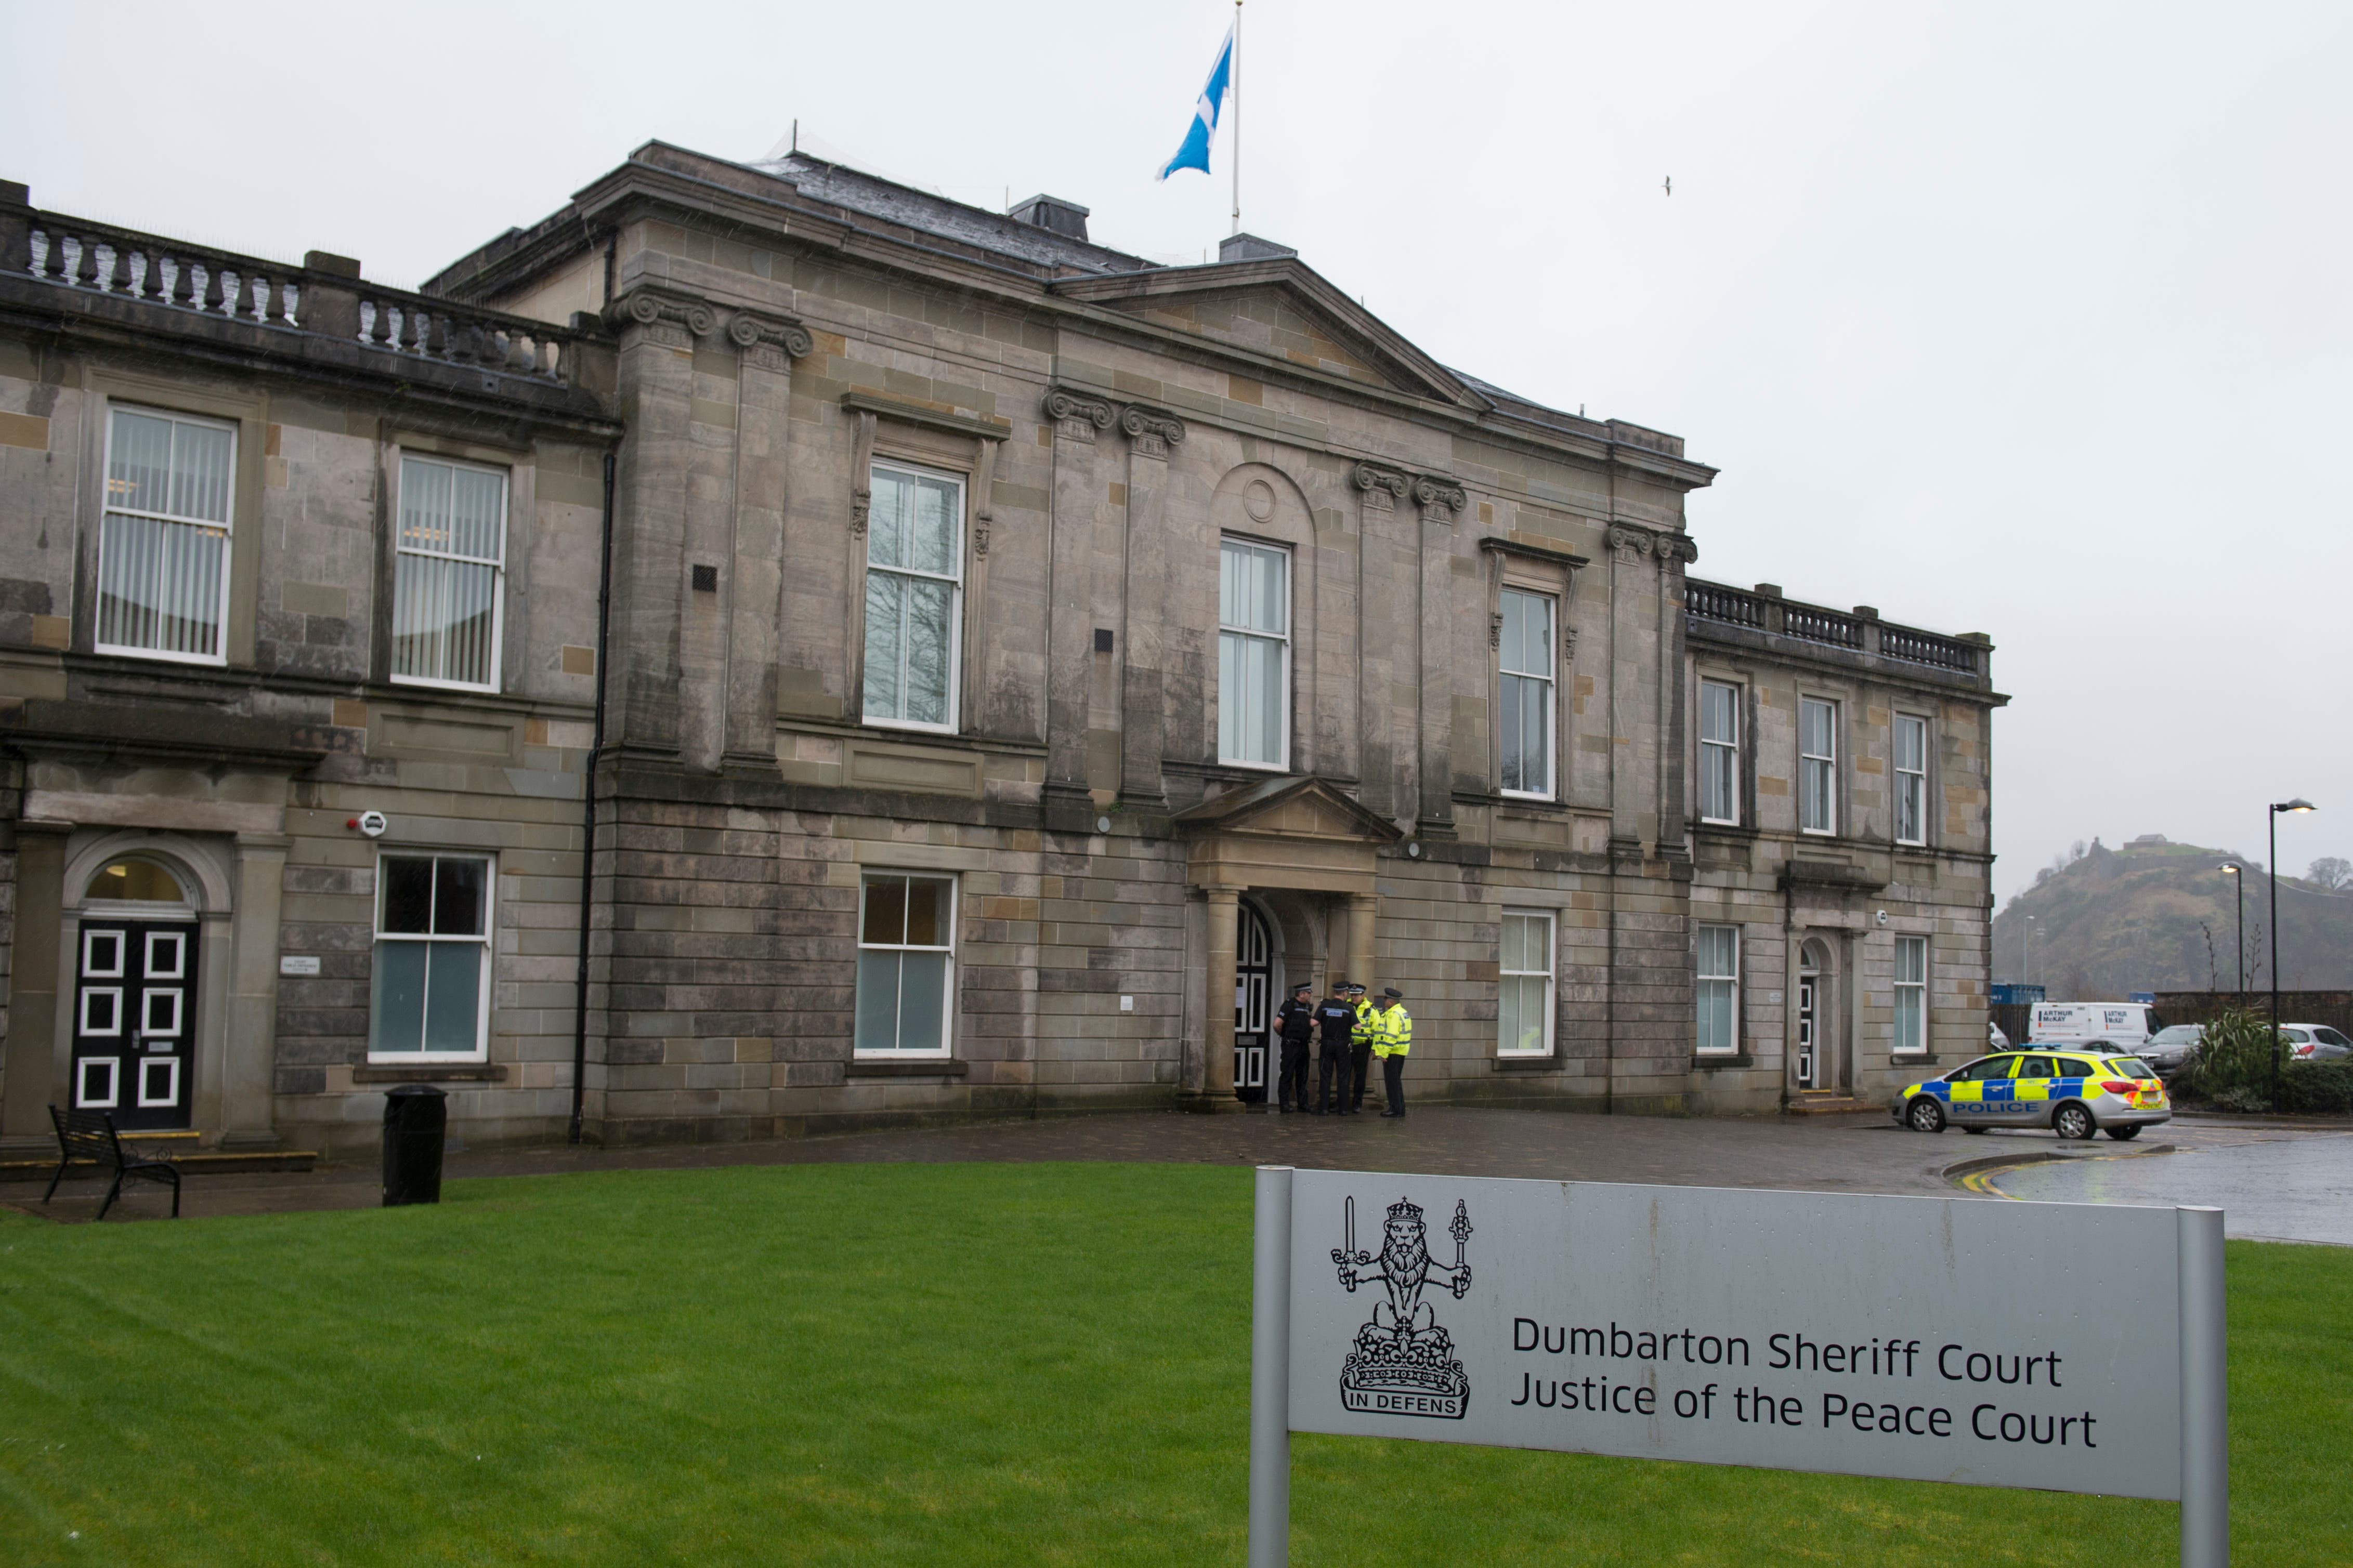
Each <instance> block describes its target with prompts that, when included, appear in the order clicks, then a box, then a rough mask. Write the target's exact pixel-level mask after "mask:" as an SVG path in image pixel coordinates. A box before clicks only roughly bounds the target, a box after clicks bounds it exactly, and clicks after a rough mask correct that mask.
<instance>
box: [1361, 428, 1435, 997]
mask: <svg viewBox="0 0 2353 1568" xmlns="http://www.w3.org/2000/svg"><path fill="white" fill-rule="evenodd" d="M1351 482H1353V483H1354V484H1355V485H1356V493H1357V495H1358V496H1359V497H1361V498H1362V501H1363V513H1362V521H1361V523H1360V525H1359V532H1358V536H1357V547H1358V550H1359V552H1361V558H1362V562H1363V564H1362V566H1361V567H1360V568H1359V569H1360V570H1361V571H1362V572H1363V574H1364V592H1363V594H1362V595H1360V596H1359V598H1358V600H1357V614H1358V616H1361V617H1362V623H1361V624H1362V627H1363V633H1362V636H1361V637H1360V638H1359V647H1361V649H1362V653H1363V658H1362V660H1361V668H1362V669H1363V674H1362V676H1361V677H1360V679H1361V680H1362V681H1363V685H1362V687H1361V688H1360V689H1361V691H1362V693H1363V695H1362V697H1361V699H1360V700H1359V702H1358V721H1357V726H1356V728H1357V731H1358V734H1359V737H1360V740H1359V742H1358V743H1359V745H1360V747H1361V754H1362V756H1363V758H1364V762H1363V772H1362V773H1361V774H1360V777H1359V783H1358V785H1357V789H1358V798H1360V799H1361V800H1362V801H1363V802H1364V803H1365V806H1366V809H1367V810H1370V811H1375V812H1378V813H1379V814H1380V815H1381V816H1386V817H1389V818H1391V819H1392V820H1394V819H1396V818H1398V817H1402V816H1409V815H1413V814H1416V813H1417V811H1418V806H1419V795H1417V793H1416V792H1415V790H1414V787H1413V784H1412V782H1411V778H1412V773H1413V770H1414V757H1413V749H1412V747H1411V746H1410V745H1401V744H1400V742H1399V741H1398V729H1399V726H1398V713H1397V707H1396V703H1397V672H1398V658H1397V654H1396V649H1397V647H1398V645H1399V643H1400V642H1404V641H1406V640H1407V639H1408V638H1409V636H1418V635H1419V631H1420V617H1419V614H1418V612H1417V610H1416V605H1417V604H1418V603H1419V587H1418V585H1417V584H1415V580H1414V579H1412V578H1409V577H1404V576H1403V575H1402V574H1400V573H1399V572H1398V570H1397V569H1396V565H1395V563H1396V560H1397V553H1398V538H1397V503H1398V502H1399V501H1401V500H1404V499H1405V497H1406V492H1407V491H1408V489H1410V488H1411V481H1409V479H1407V478H1406V477H1405V476H1404V475H1403V474H1401V473H1398V471H1397V470H1396V469H1394V468H1382V467H1380V466H1379V465H1378V464H1377V463H1358V464H1357V465H1356V470H1355V472H1354V473H1353V475H1352V476H1351ZM1350 978H1352V979H1353V978H1354V976H1351V977H1350Z"/></svg>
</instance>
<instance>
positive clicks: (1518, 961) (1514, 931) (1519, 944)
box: [1496, 915, 1528, 974]
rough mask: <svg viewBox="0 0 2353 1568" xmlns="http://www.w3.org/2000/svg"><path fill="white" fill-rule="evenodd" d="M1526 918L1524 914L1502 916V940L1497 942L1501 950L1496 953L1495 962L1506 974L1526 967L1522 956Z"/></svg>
mask: <svg viewBox="0 0 2353 1568" xmlns="http://www.w3.org/2000/svg"><path fill="white" fill-rule="evenodd" d="M1527 926H1528V922H1527V919H1526V917H1525V916H1524V915H1505V916H1504V931H1503V940H1502V942H1500V943H1499V946H1500V947H1501V949H1502V951H1501V952H1499V953H1498V954H1497V957H1496V963H1497V967H1498V968H1500V969H1502V970H1503V971H1504V973H1507V974H1508V973H1511V972H1512V971H1513V970H1515V969H1525V968H1526V967H1527V964H1526V963H1525V962H1523V958H1522V954H1523V953H1524V952H1525V950H1526V947H1527Z"/></svg>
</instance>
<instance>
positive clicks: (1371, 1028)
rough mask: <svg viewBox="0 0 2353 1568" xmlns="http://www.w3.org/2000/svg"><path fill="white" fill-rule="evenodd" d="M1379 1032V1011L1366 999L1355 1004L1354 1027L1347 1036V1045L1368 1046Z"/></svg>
mask: <svg viewBox="0 0 2353 1568" xmlns="http://www.w3.org/2000/svg"><path fill="white" fill-rule="evenodd" d="M1380 1032H1381V1010H1380V1009H1379V1008H1378V1007H1376V1006H1374V1005H1372V1002H1371V1001H1370V1000H1369V999H1367V1000H1366V1001H1363V1002H1359V1003H1357V1004H1356V1027H1355V1028H1353V1029H1351V1030H1350V1031H1349V1034H1348V1039H1349V1043H1350V1044H1352V1045H1358V1046H1369V1045H1371V1044H1372V1043H1373V1040H1374V1038H1375V1037H1377V1036H1378V1035H1379V1034H1380Z"/></svg>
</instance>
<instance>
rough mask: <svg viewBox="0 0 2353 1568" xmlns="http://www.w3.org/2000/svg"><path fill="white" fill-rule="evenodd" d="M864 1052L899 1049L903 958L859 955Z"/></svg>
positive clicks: (859, 1039)
mask: <svg viewBox="0 0 2353 1568" xmlns="http://www.w3.org/2000/svg"><path fill="white" fill-rule="evenodd" d="M854 1044H855V1046H856V1048H858V1049H859V1050H861V1051H895V1050H897V1049H898V1048H899V954H897V953H895V952H860V954H859V955H858V1033H857V1036H856V1038H855V1041H854Z"/></svg>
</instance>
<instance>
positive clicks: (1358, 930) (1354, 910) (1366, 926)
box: [1348, 893, 1381, 998]
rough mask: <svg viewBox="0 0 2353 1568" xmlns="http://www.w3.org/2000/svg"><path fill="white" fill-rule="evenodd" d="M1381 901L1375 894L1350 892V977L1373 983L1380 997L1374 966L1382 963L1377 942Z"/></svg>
mask: <svg viewBox="0 0 2353 1568" xmlns="http://www.w3.org/2000/svg"><path fill="white" fill-rule="evenodd" d="M1380 904H1381V901H1380V900H1379V899H1377V898H1376V897H1375V896H1374V895H1372V894H1371V893H1351V894H1349V895H1348V978H1349V979H1351V980H1353V981H1355V982H1356V984H1359V985H1371V986H1373V991H1372V994H1373V995H1374V996H1375V997H1376V998H1377V997H1378V996H1379V995H1380V988H1379V986H1377V985H1375V984H1374V975H1373V968H1374V965H1375V964H1376V963H1377V962H1378V960H1377V958H1376V957H1375V948H1374V943H1373V919H1374V916H1375V915H1377V913H1378V912H1379V910H1380Z"/></svg>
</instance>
